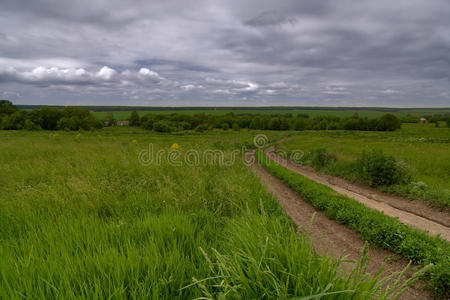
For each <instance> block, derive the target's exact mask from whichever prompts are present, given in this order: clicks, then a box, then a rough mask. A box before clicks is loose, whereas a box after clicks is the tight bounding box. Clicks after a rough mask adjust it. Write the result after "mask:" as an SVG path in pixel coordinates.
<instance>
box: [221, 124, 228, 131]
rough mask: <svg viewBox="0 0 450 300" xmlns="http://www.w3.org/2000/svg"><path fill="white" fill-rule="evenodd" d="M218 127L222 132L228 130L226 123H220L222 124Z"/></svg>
mask: <svg viewBox="0 0 450 300" xmlns="http://www.w3.org/2000/svg"><path fill="white" fill-rule="evenodd" d="M220 127H221V128H222V129H223V130H228V129H230V125H228V123H222V124H221V125H220Z"/></svg>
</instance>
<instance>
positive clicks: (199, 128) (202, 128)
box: [195, 124, 209, 132]
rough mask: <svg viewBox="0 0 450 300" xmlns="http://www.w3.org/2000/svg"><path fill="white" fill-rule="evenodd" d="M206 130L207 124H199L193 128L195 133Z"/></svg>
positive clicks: (207, 128)
mask: <svg viewBox="0 0 450 300" xmlns="http://www.w3.org/2000/svg"><path fill="white" fill-rule="evenodd" d="M206 130H209V126H208V124H200V125H198V126H197V127H195V131H197V132H204V131H206Z"/></svg>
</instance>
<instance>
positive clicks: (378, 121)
mask: <svg viewBox="0 0 450 300" xmlns="http://www.w3.org/2000/svg"><path fill="white" fill-rule="evenodd" d="M129 120H130V126H141V127H142V128H144V129H148V130H154V131H157V132H174V131H182V130H196V131H205V130H209V129H214V128H220V129H224V130H228V129H234V130H239V129H258V130H297V131H299V130H367V131H394V130H396V129H399V128H400V127H401V121H400V119H398V118H397V117H396V116H394V115H392V114H386V115H384V116H382V117H380V118H375V119H368V118H362V117H360V116H359V115H358V114H354V115H353V116H351V117H347V118H339V117H336V116H318V117H314V118H310V117H309V116H308V115H306V114H298V115H296V116H294V115H292V114H290V113H286V114H273V115H252V114H239V115H235V114H234V113H232V112H231V113H227V114H225V115H207V114H205V113H200V114H196V115H186V114H177V113H174V114H170V115H167V114H151V113H149V114H146V115H144V116H143V117H142V118H140V117H139V115H138V114H137V112H133V113H132V115H131V117H130V119H129Z"/></svg>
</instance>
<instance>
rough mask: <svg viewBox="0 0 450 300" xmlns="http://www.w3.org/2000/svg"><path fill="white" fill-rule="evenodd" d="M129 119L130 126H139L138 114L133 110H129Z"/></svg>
mask: <svg viewBox="0 0 450 300" xmlns="http://www.w3.org/2000/svg"><path fill="white" fill-rule="evenodd" d="M129 120H130V126H139V124H140V123H141V122H140V121H141V120H140V118H139V115H138V113H137V112H136V111H135V110H134V111H133V112H131V116H130V119H129Z"/></svg>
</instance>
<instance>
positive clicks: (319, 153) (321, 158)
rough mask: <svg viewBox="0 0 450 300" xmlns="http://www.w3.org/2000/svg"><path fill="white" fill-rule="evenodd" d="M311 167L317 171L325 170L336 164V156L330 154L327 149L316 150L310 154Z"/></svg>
mask: <svg viewBox="0 0 450 300" xmlns="http://www.w3.org/2000/svg"><path fill="white" fill-rule="evenodd" d="M308 157H309V159H310V161H311V165H312V166H313V167H315V168H317V169H323V168H324V167H326V166H329V165H330V164H332V163H334V162H336V155H334V154H333V153H330V152H328V151H327V149H325V148H318V149H314V150H312V151H311V152H309V153H308Z"/></svg>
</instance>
